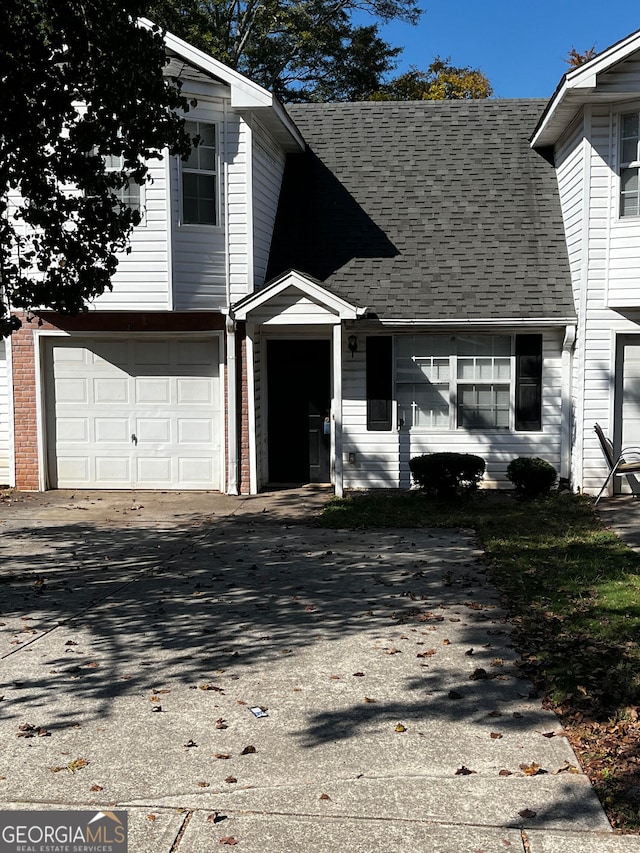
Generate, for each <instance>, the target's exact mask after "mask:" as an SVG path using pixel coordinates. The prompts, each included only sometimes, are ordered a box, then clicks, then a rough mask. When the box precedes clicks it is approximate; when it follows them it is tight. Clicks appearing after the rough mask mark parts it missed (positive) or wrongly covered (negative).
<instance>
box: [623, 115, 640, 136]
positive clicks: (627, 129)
mask: <svg viewBox="0 0 640 853" xmlns="http://www.w3.org/2000/svg"><path fill="white" fill-rule="evenodd" d="M639 125H640V113H628V114H627V115H626V116H622V137H623V139H626V138H627V137H629V136H635V137H636V138H637V137H638V133H639V131H640V127H639Z"/></svg>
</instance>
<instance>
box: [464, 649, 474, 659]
mask: <svg viewBox="0 0 640 853" xmlns="http://www.w3.org/2000/svg"><path fill="white" fill-rule="evenodd" d="M472 654H473V649H467V651H466V652H465V655H466V656H467V657H471V655H472Z"/></svg>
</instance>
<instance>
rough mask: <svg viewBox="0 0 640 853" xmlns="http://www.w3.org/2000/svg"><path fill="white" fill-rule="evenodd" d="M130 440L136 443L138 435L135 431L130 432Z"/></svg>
mask: <svg viewBox="0 0 640 853" xmlns="http://www.w3.org/2000/svg"><path fill="white" fill-rule="evenodd" d="M131 441H132V442H133V443H134V444H136V445H137V444H138V436H137V435H136V434H135V432H132V433H131Z"/></svg>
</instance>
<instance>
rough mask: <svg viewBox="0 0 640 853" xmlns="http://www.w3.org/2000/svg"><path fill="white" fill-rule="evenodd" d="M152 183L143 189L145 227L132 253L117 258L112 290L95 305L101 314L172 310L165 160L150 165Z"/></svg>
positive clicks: (136, 231)
mask: <svg viewBox="0 0 640 853" xmlns="http://www.w3.org/2000/svg"><path fill="white" fill-rule="evenodd" d="M149 166H150V168H149V175H150V177H151V181H150V182H149V183H147V184H146V185H145V187H144V193H143V200H144V209H143V216H144V219H143V223H142V224H140V225H138V226H136V227H135V228H134V229H133V233H132V235H131V252H130V253H128V254H126V253H122V254H120V255H119V256H118V260H119V263H118V269H117V271H116V274H115V275H114V277H113V279H112V282H113V290H107V291H105V293H103V294H102V296H99V297H98V298H97V299H96V300H95V302H94V303H93V304H94V307H95V308H97V309H98V310H105V311H116V310H124V311H128V310H136V309H139V308H144V309H146V310H148V311H166V310H167V309H168V308H169V251H168V229H167V220H168V209H167V182H166V177H165V175H166V173H165V163H164V160H161V161H158V160H153V161H151V163H150V164H149Z"/></svg>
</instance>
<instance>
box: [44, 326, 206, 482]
mask: <svg viewBox="0 0 640 853" xmlns="http://www.w3.org/2000/svg"><path fill="white" fill-rule="evenodd" d="M48 347H49V348H48V357H47V366H48V372H47V397H48V401H47V407H48V413H47V418H48V423H47V438H48V458H49V475H50V480H51V485H53V486H57V487H59V488H74V487H76V486H88V487H89V486H93V487H97V488H101V487H102V488H135V487H140V488H165V489H172V488H176V489H177V488H183V489H184V488H187V489H188V488H220V461H221V448H222V442H221V435H222V429H223V422H222V416H221V405H220V396H221V394H220V387H219V379H218V373H219V366H218V359H219V355H218V353H219V340H218V339H217V338H216V339H207V340H199V341H184V340H182V341H181V340H176V339H173V340H172V339H168V340H166V341H140V340H130V341H124V340H123V341H90V340H86V339H82V340H81V339H76V340H72V341H66V342H65V343H61V342H59V341H55V342H54V341H51V342H50V343H49V345H48Z"/></svg>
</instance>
